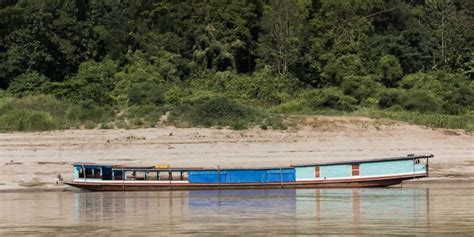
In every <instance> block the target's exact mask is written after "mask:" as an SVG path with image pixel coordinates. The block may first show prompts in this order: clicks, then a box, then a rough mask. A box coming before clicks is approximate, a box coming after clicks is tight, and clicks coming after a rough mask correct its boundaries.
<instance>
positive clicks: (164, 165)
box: [155, 164, 170, 169]
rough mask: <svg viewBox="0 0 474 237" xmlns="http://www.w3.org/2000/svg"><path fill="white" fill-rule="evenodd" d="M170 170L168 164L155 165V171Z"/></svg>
mask: <svg viewBox="0 0 474 237" xmlns="http://www.w3.org/2000/svg"><path fill="white" fill-rule="evenodd" d="M168 168H170V165H166V164H157V165H155V169H168Z"/></svg>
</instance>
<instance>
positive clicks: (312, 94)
mask: <svg viewBox="0 0 474 237" xmlns="http://www.w3.org/2000/svg"><path fill="white" fill-rule="evenodd" d="M302 97H303V98H304V99H305V100H306V103H307V104H308V106H309V107H310V108H311V109H313V110H318V109H335V110H340V111H348V112H350V111H354V110H355V109H356V104H357V100H356V99H354V98H353V97H351V96H347V95H344V93H343V92H342V91H341V90H340V89H338V88H336V87H328V88H324V89H319V90H308V91H305V92H304V93H303V94H302Z"/></svg>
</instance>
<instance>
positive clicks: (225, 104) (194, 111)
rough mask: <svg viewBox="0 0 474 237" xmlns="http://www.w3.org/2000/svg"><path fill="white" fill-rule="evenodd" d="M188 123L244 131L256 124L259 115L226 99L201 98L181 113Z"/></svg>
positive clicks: (185, 107)
mask: <svg viewBox="0 0 474 237" xmlns="http://www.w3.org/2000/svg"><path fill="white" fill-rule="evenodd" d="M180 112H182V113H183V114H182V115H181V116H182V117H183V119H185V121H186V122H189V123H190V124H191V125H194V126H204V127H210V126H230V127H232V128H236V129H242V128H245V127H246V126H248V125H249V124H250V123H253V122H256V120H257V118H258V117H259V113H258V112H257V111H255V110H254V109H251V108H249V107H247V106H243V105H241V104H238V103H236V102H234V101H232V100H230V99H228V98H225V97H211V98H201V99H200V100H198V101H195V102H194V103H193V104H192V105H186V106H184V108H182V110H181V111H180Z"/></svg>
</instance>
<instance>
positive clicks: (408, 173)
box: [65, 154, 434, 191]
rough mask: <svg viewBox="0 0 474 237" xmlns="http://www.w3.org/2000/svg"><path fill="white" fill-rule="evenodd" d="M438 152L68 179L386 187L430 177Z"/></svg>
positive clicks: (97, 183) (184, 185) (110, 184)
mask: <svg viewBox="0 0 474 237" xmlns="http://www.w3.org/2000/svg"><path fill="white" fill-rule="evenodd" d="M433 157H434V156H433V155H431V154H430V155H413V154H410V155H407V156H403V157H392V158H383V159H371V160H357V161H348V162H333V163H318V164H305V165H294V166H289V167H278V168H275V167H273V168H223V169H221V168H217V169H208V168H185V167H184V168H173V167H169V166H165V165H156V166H150V167H136V166H121V165H104V164H93V163H76V164H74V180H73V181H69V182H65V183H66V184H68V185H70V186H73V187H77V188H81V189H85V190H90V191H155V190H156V191H159V190H195V189H201V190H202V189H266V188H359V187H386V186H391V185H396V184H400V183H401V182H402V181H403V180H408V179H415V178H422V177H427V176H428V161H429V159H430V158H433Z"/></svg>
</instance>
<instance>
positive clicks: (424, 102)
mask: <svg viewBox="0 0 474 237" xmlns="http://www.w3.org/2000/svg"><path fill="white" fill-rule="evenodd" d="M400 103H401V105H402V106H403V108H404V109H406V110H409V111H418V112H431V113H436V112H438V110H439V109H440V105H439V100H438V99H437V98H436V97H435V96H434V95H433V94H431V93H429V92H427V91H422V90H409V91H407V92H405V93H403V94H402V96H401V98H400Z"/></svg>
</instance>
